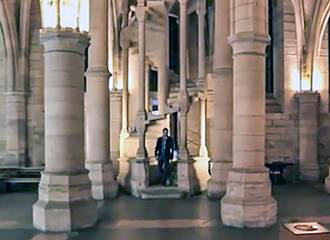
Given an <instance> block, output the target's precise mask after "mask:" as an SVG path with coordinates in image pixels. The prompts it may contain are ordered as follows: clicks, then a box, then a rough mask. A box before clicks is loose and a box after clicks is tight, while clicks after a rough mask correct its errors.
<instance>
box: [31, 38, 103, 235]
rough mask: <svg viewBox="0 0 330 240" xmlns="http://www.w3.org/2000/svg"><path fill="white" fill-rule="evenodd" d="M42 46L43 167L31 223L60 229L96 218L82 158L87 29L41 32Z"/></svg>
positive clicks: (81, 225) (77, 226)
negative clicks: (43, 105) (43, 69)
mask: <svg viewBox="0 0 330 240" xmlns="http://www.w3.org/2000/svg"><path fill="white" fill-rule="evenodd" d="M41 42H42V43H43V45H44V49H45V55H44V60H45V170H44V171H43V172H42V175H41V180H40V183H39V200H38V201H37V202H36V203H35V204H34V205H33V223H34V226H35V227H36V228H37V229H39V230H42V231H52V232H62V231H72V230H75V229H80V228H87V227H90V226H92V225H93V224H94V223H95V222H96V218H97V206H96V201H95V200H93V199H92V195H91V182H90V180H89V178H88V171H87V170H86V169H85V167H84V164H85V159H84V55H85V49H86V47H87V45H88V43H89V39H88V37H87V35H85V34H81V33H76V32H43V33H41Z"/></svg>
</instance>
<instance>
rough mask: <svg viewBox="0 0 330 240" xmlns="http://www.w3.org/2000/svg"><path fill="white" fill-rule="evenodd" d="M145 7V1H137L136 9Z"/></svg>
mask: <svg viewBox="0 0 330 240" xmlns="http://www.w3.org/2000/svg"><path fill="white" fill-rule="evenodd" d="M145 5H146V1H145V0H137V6H138V7H144V6H145Z"/></svg>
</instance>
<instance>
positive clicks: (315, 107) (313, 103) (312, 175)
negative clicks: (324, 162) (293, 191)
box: [296, 92, 320, 182]
mask: <svg viewBox="0 0 330 240" xmlns="http://www.w3.org/2000/svg"><path fill="white" fill-rule="evenodd" d="M296 97H297V99H298V109H299V178H300V180H302V181H306V182H317V181H319V180H320V170H319V164H318V137H317V132H318V129H319V128H318V127H319V124H318V115H319V109H320V108H319V107H320V106H319V100H320V96H319V94H318V93H313V92H302V93H299V94H297V95H296Z"/></svg>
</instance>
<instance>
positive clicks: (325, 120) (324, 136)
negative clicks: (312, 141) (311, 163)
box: [318, 113, 330, 179]
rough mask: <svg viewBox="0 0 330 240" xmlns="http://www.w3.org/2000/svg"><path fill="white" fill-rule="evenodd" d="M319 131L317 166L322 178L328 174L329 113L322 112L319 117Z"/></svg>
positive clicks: (329, 150) (329, 161)
mask: <svg viewBox="0 0 330 240" xmlns="http://www.w3.org/2000/svg"><path fill="white" fill-rule="evenodd" d="M319 126H320V127H319V132H318V138H319V142H318V151H319V156H318V160H319V166H320V176H321V179H324V178H325V177H327V175H328V165H329V163H330V145H329V142H330V114H329V113H322V114H320V117H319Z"/></svg>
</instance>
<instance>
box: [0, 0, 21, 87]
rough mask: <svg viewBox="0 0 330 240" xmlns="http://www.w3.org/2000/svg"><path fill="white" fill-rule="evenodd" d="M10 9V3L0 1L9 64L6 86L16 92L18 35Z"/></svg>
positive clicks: (1, 20) (0, 18) (0, 21)
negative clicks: (11, 18) (11, 19)
mask: <svg viewBox="0 0 330 240" xmlns="http://www.w3.org/2000/svg"><path fill="white" fill-rule="evenodd" d="M10 9H11V5H10V4H9V3H8V1H4V0H0V24H1V26H2V30H3V36H4V43H5V48H6V62H7V80H6V84H5V89H6V91H14V90H15V80H16V72H17V66H18V58H17V52H18V49H17V47H18V44H17V42H18V39H17V34H15V31H14V30H15V28H16V26H15V25H14V23H13V21H10ZM15 38H16V39H15Z"/></svg>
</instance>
